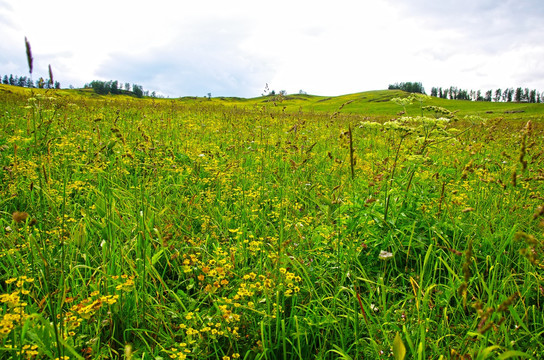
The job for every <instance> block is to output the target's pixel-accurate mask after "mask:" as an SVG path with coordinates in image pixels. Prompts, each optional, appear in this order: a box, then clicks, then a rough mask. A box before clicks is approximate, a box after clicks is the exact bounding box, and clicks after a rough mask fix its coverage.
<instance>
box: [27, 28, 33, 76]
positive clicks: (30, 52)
mask: <svg viewBox="0 0 544 360" xmlns="http://www.w3.org/2000/svg"><path fill="white" fill-rule="evenodd" d="M25 46H26V59H27V61H28V71H29V72H30V75H32V67H33V65H32V63H33V61H34V59H33V58H32V50H31V49H30V43H29V42H28V40H27V38H26V36H25Z"/></svg>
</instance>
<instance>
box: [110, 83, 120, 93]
mask: <svg viewBox="0 0 544 360" xmlns="http://www.w3.org/2000/svg"><path fill="white" fill-rule="evenodd" d="M110 84H111V85H110V92H111V93H112V94H119V82H118V81H117V80H115V81H110Z"/></svg>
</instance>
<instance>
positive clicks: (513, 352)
mask: <svg viewBox="0 0 544 360" xmlns="http://www.w3.org/2000/svg"><path fill="white" fill-rule="evenodd" d="M514 356H520V357H524V358H526V359H532V357H531V355H527V354H526V353H524V352H521V351H517V350H510V351H506V352H504V353H502V354H501V355H500V356H499V358H498V359H499V360H504V359H510V358H512V357H514Z"/></svg>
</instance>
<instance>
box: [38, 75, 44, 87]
mask: <svg viewBox="0 0 544 360" xmlns="http://www.w3.org/2000/svg"><path fill="white" fill-rule="evenodd" d="M36 87H37V88H38V89H43V88H44V87H45V80H44V79H43V77H40V78H39V79H38V80H36Z"/></svg>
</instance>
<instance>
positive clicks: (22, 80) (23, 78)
mask: <svg viewBox="0 0 544 360" xmlns="http://www.w3.org/2000/svg"><path fill="white" fill-rule="evenodd" d="M25 85H26V76H21V77H19V79H18V80H17V86H21V87H24V86H25Z"/></svg>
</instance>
